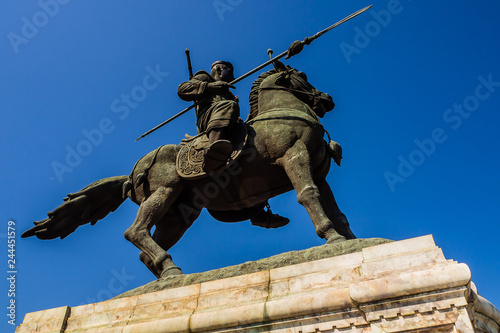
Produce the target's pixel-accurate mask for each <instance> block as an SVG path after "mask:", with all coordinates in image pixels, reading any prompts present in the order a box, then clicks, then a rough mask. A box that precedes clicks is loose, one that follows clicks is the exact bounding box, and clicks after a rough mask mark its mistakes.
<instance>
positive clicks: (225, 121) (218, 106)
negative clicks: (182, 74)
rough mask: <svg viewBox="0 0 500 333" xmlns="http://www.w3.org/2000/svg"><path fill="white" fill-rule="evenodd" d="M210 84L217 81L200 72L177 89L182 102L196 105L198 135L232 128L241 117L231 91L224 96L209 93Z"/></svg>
mask: <svg viewBox="0 0 500 333" xmlns="http://www.w3.org/2000/svg"><path fill="white" fill-rule="evenodd" d="M210 82H215V79H214V78H213V77H212V76H210V74H208V73H207V72H205V71H199V72H197V73H196V74H195V75H194V76H193V78H192V79H191V80H189V81H187V82H183V83H181V84H180V85H179V88H178V89H177V94H178V95H179V97H180V98H181V99H182V100H184V101H195V103H196V119H197V121H196V125H197V127H198V133H200V132H204V131H207V132H210V131H211V130H212V129H216V128H228V127H231V126H232V125H234V124H235V123H236V121H237V120H238V117H239V116H240V108H239V106H238V102H237V101H236V97H235V96H234V95H233V94H232V93H231V92H230V91H227V93H225V94H222V95H215V94H210V93H208V91H207V90H208V89H207V85H208V84H209V83H210Z"/></svg>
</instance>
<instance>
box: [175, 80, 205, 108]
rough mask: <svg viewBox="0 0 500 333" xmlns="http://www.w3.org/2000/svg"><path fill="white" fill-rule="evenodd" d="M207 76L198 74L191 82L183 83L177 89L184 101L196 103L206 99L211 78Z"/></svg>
mask: <svg viewBox="0 0 500 333" xmlns="http://www.w3.org/2000/svg"><path fill="white" fill-rule="evenodd" d="M205 76H207V75H205V74H197V75H195V76H194V77H193V78H192V79H191V80H189V81H187V82H183V83H181V84H180V85H179V88H177V95H179V97H180V98H181V99H182V100H184V101H194V100H199V99H202V98H203V97H205V95H206V94H207V85H208V83H209V78H208V77H207V78H206V77H205Z"/></svg>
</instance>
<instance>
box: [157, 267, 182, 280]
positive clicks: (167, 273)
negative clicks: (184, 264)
mask: <svg viewBox="0 0 500 333" xmlns="http://www.w3.org/2000/svg"><path fill="white" fill-rule="evenodd" d="M179 275H183V273H182V271H181V269H180V268H179V267H177V266H172V267H169V268H166V269H164V270H163V272H161V275H160V279H163V278H167V277H174V276H179Z"/></svg>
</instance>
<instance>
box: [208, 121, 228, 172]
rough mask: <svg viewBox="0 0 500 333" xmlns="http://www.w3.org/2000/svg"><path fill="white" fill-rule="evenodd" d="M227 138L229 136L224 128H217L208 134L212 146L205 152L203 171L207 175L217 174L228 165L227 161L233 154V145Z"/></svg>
mask: <svg viewBox="0 0 500 333" xmlns="http://www.w3.org/2000/svg"><path fill="white" fill-rule="evenodd" d="M226 138H227V135H226V131H225V129H224V128H217V129H213V130H211V131H210V133H209V134H208V140H209V143H210V146H209V147H208V148H207V150H206V151H205V164H204V165H203V171H205V172H207V173H209V172H215V171H217V169H219V168H221V167H223V166H224V165H226V163H227V160H228V159H229V157H230V156H231V153H232V152H233V145H232V144H231V142H230V141H229V140H227V139H226Z"/></svg>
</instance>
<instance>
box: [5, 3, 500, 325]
mask: <svg viewBox="0 0 500 333" xmlns="http://www.w3.org/2000/svg"><path fill="white" fill-rule="evenodd" d="M60 2H61V3H59V2H57V3H58V4H59V5H58V6H55V5H54V4H55V3H56V2H55V1H51V0H42V1H40V2H38V1H35V0H26V1H22V2H20V1H4V3H3V5H2V11H1V13H0V16H1V20H0V37H1V38H0V47H1V52H0V63H1V65H2V75H1V79H0V87H1V96H2V98H1V102H0V106H1V114H2V121H1V125H0V126H1V130H0V133H1V135H2V143H1V145H0V149H1V151H0V155H1V156H2V158H3V163H2V164H1V175H2V184H3V186H2V189H3V190H2V191H1V192H0V196H1V200H0V202H1V205H2V209H1V211H0V214H1V217H0V221H1V225H2V227H1V228H2V229H1V230H0V249H1V251H2V253H3V254H2V256H1V257H2V258H3V259H2V265H1V266H2V267H4V271H5V272H6V271H7V266H6V264H7V254H8V252H7V237H6V234H7V221H9V220H11V219H12V220H14V221H15V222H16V229H17V235H18V238H17V243H16V245H17V247H16V265H17V267H16V268H17V270H18V274H17V276H16V305H17V308H16V310H17V318H16V324H17V325H18V324H20V323H21V322H22V320H23V317H24V314H25V313H26V312H32V311H37V310H42V309H48V308H53V307H59V306H63V305H69V306H76V305H80V304H86V303H89V302H92V301H97V300H104V299H107V298H109V297H111V296H115V295H116V294H118V293H120V292H123V291H126V290H129V289H132V288H134V287H137V286H140V285H143V284H145V283H147V282H150V281H152V280H153V279H154V276H153V275H152V274H151V273H150V272H149V271H148V270H147V268H146V267H145V266H144V265H143V264H142V263H141V262H140V261H139V259H138V254H139V250H138V249H136V248H135V247H134V246H133V245H132V244H130V243H129V242H127V241H126V240H125V239H124V238H123V232H124V231H125V230H126V229H127V227H128V226H129V225H130V224H131V223H132V222H133V220H134V218H135V215H136V213H137V208H138V207H137V206H136V205H135V204H133V203H132V202H131V201H127V202H126V203H125V204H123V205H122V206H121V207H120V208H119V209H118V210H117V211H116V212H115V213H112V214H110V215H109V216H108V217H107V218H106V219H104V220H102V221H100V222H98V223H97V225H95V226H93V227H90V226H89V225H87V226H84V227H81V228H79V229H78V230H77V231H76V232H75V233H74V234H72V235H70V236H69V237H68V238H66V239H65V240H62V241H61V240H52V241H40V240H38V239H35V238H32V239H21V238H20V234H21V233H22V232H23V231H25V230H26V229H27V228H29V227H31V226H32V221H34V220H41V219H43V218H44V217H45V216H46V215H45V214H46V212H48V211H50V210H52V209H54V208H55V207H56V206H58V205H59V204H61V203H62V199H63V198H64V196H65V195H66V194H67V193H70V192H75V191H77V190H79V189H80V188H83V187H84V186H86V185H87V184H89V183H91V182H94V181H96V180H98V179H101V178H104V177H110V176H114V175H127V174H129V173H130V171H131V169H132V167H133V165H134V163H135V161H136V160H138V159H139V158H140V157H141V156H143V155H145V154H146V153H148V152H149V151H151V150H153V149H154V148H156V147H158V146H160V145H162V144H168V143H177V142H179V141H180V139H181V138H182V137H183V136H184V133H190V134H193V133H195V131H196V129H195V125H194V123H195V117H194V114H192V113H191V114H188V115H185V116H183V117H182V118H180V119H178V120H176V121H175V122H174V123H172V124H171V125H169V126H167V127H165V128H163V129H161V130H159V131H157V132H156V133H154V134H152V135H150V136H148V137H147V138H145V139H142V140H140V141H139V142H134V139H135V138H136V137H138V136H139V135H140V134H141V133H143V132H145V131H146V130H148V129H149V128H151V127H153V126H155V125H156V124H158V123H160V122H161V121H163V120H164V119H166V118H167V117H169V116H171V115H173V114H175V113H176V112H178V111H179V110H181V109H183V108H184V107H186V106H188V105H189V104H187V103H186V102H183V101H181V100H180V99H179V98H178V97H177V94H176V91H177V86H178V84H179V83H180V82H182V81H184V80H186V79H187V77H188V72H187V67H186V61H185V55H184V49H185V48H186V47H188V48H189V49H190V50H191V55H192V62H193V67H194V69H195V70H201V69H205V70H207V69H209V66H210V64H211V63H212V62H213V61H214V60H218V59H224V60H229V61H232V62H233V64H234V66H235V68H236V75H241V74H243V73H245V72H246V71H248V70H250V69H251V68H253V67H255V66H257V65H258V64H260V63H261V62H263V61H265V60H266V59H268V56H267V54H266V50H267V49H268V48H272V49H274V50H275V52H276V53H279V52H282V51H283V50H285V49H286V48H287V47H288V45H289V44H290V43H291V42H292V41H294V40H296V39H303V38H304V37H306V36H310V35H312V34H314V33H315V32H317V31H319V30H321V29H323V28H325V27H327V26H328V25H330V24H332V23H334V22H335V21H337V20H339V19H341V18H343V17H344V16H347V15H348V14H350V13H351V12H354V11H356V10H358V9H360V8H362V7H364V6H367V5H369V4H371V3H373V4H374V7H373V9H372V10H371V11H369V12H367V13H364V14H363V15H361V16H359V17H357V18H355V19H354V20H352V21H349V22H348V23H346V24H344V25H342V26H341V27H339V28H337V29H335V30H333V31H331V32H329V33H328V34H326V35H324V36H323V37H322V38H321V39H318V40H317V41H315V42H314V43H313V44H311V45H310V46H308V47H306V48H305V49H304V51H303V52H302V53H301V54H300V55H298V56H296V57H294V58H292V59H291V60H290V61H289V62H288V64H290V65H292V66H294V67H296V68H298V69H300V70H302V71H304V72H305V73H307V75H308V77H309V81H310V82H311V83H312V84H313V85H315V86H316V87H317V88H318V89H320V90H322V91H325V92H328V93H330V94H331V95H332V96H333V98H334V100H335V102H336V104H337V107H336V108H335V110H334V112H332V113H330V114H328V115H327V116H326V117H325V118H324V120H323V124H324V125H325V127H326V128H327V129H328V130H329V132H330V133H331V134H332V136H333V139H334V140H336V141H338V142H339V143H340V144H341V145H342V147H343V149H344V160H343V164H342V167H340V168H339V167H337V166H332V168H331V173H330V175H329V176H328V181H329V183H330V184H331V186H332V188H333V190H334V193H335V194H336V197H337V200H338V203H339V206H340V207H341V209H342V210H343V211H344V213H345V214H346V215H347V217H348V219H349V221H350V223H351V226H352V229H353V231H354V233H355V234H356V235H357V236H358V237H360V238H367V237H383V238H389V239H393V240H402V239H406V238H411V237H417V236H421V235H426V234H432V235H434V238H435V241H436V244H437V245H438V246H439V247H441V248H442V249H443V251H444V254H445V257H446V258H448V259H453V260H456V261H458V262H463V263H466V264H467V265H469V267H470V268H471V271H472V277H473V281H474V282H475V283H476V285H477V287H478V290H479V292H480V294H482V295H483V296H484V297H485V298H487V299H488V300H490V301H491V302H493V303H494V304H496V305H497V306H500V291H499V289H498V286H497V281H498V279H499V276H500V264H499V260H498V254H499V250H498V238H499V236H498V235H499V234H500V225H499V222H500V218H499V215H500V205H499V203H500V195H499V190H498V188H499V187H500V176H499V173H498V170H499V164H500V163H499V161H500V157H499V155H498V151H499V149H498V143H499V142H500V132H499V131H498V123H499V121H500V62H499V59H500V52H499V45H500V44H499V40H498V31H500V21H499V20H498V13H499V12H500V3H499V2H498V1H492V0H489V1H480V2H473V1H455V2H453V4H450V3H446V4H444V3H441V2H423V1H410V0H401V1H395V0H391V1H386V0H384V1H378V0H377V1H372V2H366V1H359V0H353V1H299V0H287V1H268V0H266V1H264V0H258V1H250V0H243V1H241V0H232V1H229V0H220V1H201V0H199V1H160V0H151V1H146V2H140V1H127V2H124V1H117V0H110V1H105V2H103V1H95V0H93V1H76V0H73V1H68V0H65V1H62V0H60ZM62 3H64V4H62ZM47 13H48V14H47ZM148 68H149V69H148ZM155 70H158V71H160V72H161V73H162V74H161V75H159V76H158V85H157V86H156V87H155V88H152V89H151V90H149V91H147V96H140V95H137V94H138V93H140V92H141V91H144V90H141V88H140V87H141V86H142V85H143V79H144V77H145V76H146V75H148V73H149V71H155ZM167 73H168V74H167ZM254 78H255V76H254V77H253V78H250V79H247V80H245V81H243V82H241V83H240V84H238V85H237V89H236V91H235V93H236V94H237V95H239V97H240V100H241V102H240V105H241V109H242V116H243V117H244V118H246V116H247V114H248V109H249V108H248V103H247V96H248V93H249V86H250V85H251V83H252V81H253V79H254ZM138 87H139V88H138ZM131 92H135V93H136V97H137V96H139V97H138V100H137V101H136V103H135V102H134V101H132V102H134V104H131V106H126V104H125V103H124V102H122V101H121V96H122V94H131ZM118 108H119V109H118ZM119 110H120V111H119ZM115 111H118V112H115ZM100 126H101V127H103V126H104V129H105V130H106V131H107V133H103V136H102V139H99V140H97V141H95V142H94V143H93V144H91V145H90V146H89V145H88V144H85V143H83V142H84V141H85V140H87V139H86V136H85V133H88V132H91V131H92V130H94V129H96V128H99V127H100ZM101 130H102V128H101ZM78 149H80V151H83V152H85V154H86V156H81V159H75V158H74V157H73V160H70V162H71V165H70V164H69V163H68V162H67V161H66V159H67V155H68V151H69V150H78ZM85 149H86V150H85ZM57 163H59V164H58V165H59V166H60V165H65V166H66V167H67V168H66V169H64V170H65V172H61V171H59V172H56V171H55V170H54V165H55V164H57ZM69 169H71V172H69ZM271 204H272V207H273V209H274V211H275V212H277V213H280V214H282V215H286V216H288V217H290V219H291V222H290V224H289V225H288V226H286V227H284V228H282V229H278V230H265V229H261V228H258V227H253V226H251V225H250V223H249V222H243V223H239V224H224V223H220V222H216V221H214V220H213V219H212V218H211V217H210V216H209V215H208V214H206V213H203V214H202V216H201V217H200V218H199V219H198V220H197V221H196V223H195V224H194V225H193V226H192V227H191V229H190V230H188V232H187V233H186V235H185V236H184V237H183V238H182V239H181V241H180V242H179V243H178V244H177V245H176V246H174V248H172V250H171V254H172V256H173V258H174V261H175V262H176V264H178V265H179V266H180V267H181V268H182V269H183V271H184V272H185V273H192V272H200V271H205V270H209V269H214V268H219V267H223V266H227V265H233V264H238V263H242V262H244V261H248V260H255V259H259V258H263V257H268V256H270V255H274V254H277V253H281V252H285V251H290V250H299V249H304V248H308V247H312V246H316V245H321V244H322V243H323V242H322V240H320V239H319V238H318V237H317V236H316V235H315V232H314V228H313V227H312V224H311V223H310V220H309V217H308V216H307V214H306V212H305V209H303V208H302V207H301V206H300V205H299V204H298V203H297V201H296V198H295V193H293V192H290V193H287V194H285V195H283V196H281V197H278V198H275V199H273V200H271ZM3 274H4V276H7V273H3ZM2 281H3V282H2V283H1V284H0V288H1V289H0V293H1V294H2V295H3V296H2V300H3V301H2V308H3V309H4V310H3V311H4V312H6V310H5V307H6V306H7V305H8V302H9V298H8V297H7V296H6V294H7V291H8V285H7V283H6V279H5V278H2ZM0 318H3V319H2V320H1V321H0V327H2V329H1V330H2V332H11V331H13V328H12V327H11V325H8V324H7V323H6V322H7V319H8V318H7V317H6V314H1V316H0Z"/></svg>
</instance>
